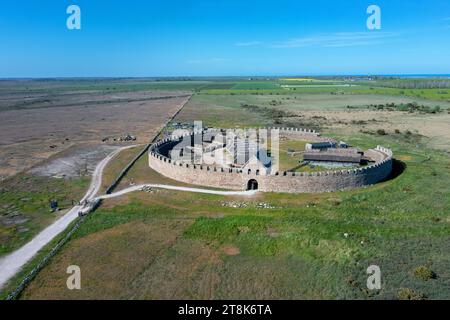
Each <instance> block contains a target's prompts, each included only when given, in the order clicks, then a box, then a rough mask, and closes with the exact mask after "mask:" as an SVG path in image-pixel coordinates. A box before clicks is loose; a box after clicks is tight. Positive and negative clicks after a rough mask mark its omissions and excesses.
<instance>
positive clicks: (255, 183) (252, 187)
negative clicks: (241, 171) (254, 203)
mask: <svg viewBox="0 0 450 320" xmlns="http://www.w3.org/2000/svg"><path fill="white" fill-rule="evenodd" d="M247 190H258V181H256V180H255V179H251V180H249V181H248V182H247Z"/></svg>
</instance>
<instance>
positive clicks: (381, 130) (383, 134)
mask: <svg viewBox="0 0 450 320" xmlns="http://www.w3.org/2000/svg"><path fill="white" fill-rule="evenodd" d="M377 134H378V135H380V136H385V135H387V133H386V131H385V130H384V129H378V130H377Z"/></svg>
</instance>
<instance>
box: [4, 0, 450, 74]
mask: <svg viewBox="0 0 450 320" xmlns="http://www.w3.org/2000/svg"><path fill="white" fill-rule="evenodd" d="M71 4H76V5H78V6H80V8H81V14H82V16H81V24H82V28H81V30H68V29H67V27H66V19H67V17H68V15H67V14H66V9H67V7H68V6H69V5H71ZM371 4H376V5H378V6H379V7H380V8H381V10H382V11H381V13H382V15H381V18H382V29H381V30H376V31H370V30H368V29H367V27H366V20H367V17H368V15H367V13H366V9H367V7H368V6H369V5H371ZM449 57H450V1H448V0H433V1H425V0H409V1H405V0H386V1H379V0H373V1H365V0H335V1H329V0H315V1H303V0H295V1H292V0H290V1H287V0H277V1H266V0H258V1H256V0H255V1H254V0H208V1H205V0H148V1H143V0H127V1H123V0H58V1H55V0H33V1H31V0H27V1H23V0H15V1H2V3H1V5H0V77H3V78H5V77H91V76H93V77H96V76H102V77H114V76H119V77H120V76H137V77H145V76H216V75H217V76H231V75H236V76H240V75H255V76H256V75H329V74H450V58H449Z"/></svg>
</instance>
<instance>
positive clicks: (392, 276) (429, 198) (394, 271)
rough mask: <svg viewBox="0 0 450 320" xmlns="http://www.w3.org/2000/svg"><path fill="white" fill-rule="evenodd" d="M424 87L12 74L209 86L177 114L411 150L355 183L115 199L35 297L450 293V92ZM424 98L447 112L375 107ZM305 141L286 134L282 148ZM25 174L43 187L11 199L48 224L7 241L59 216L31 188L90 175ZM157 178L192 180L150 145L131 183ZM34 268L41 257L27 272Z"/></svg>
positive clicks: (28, 88) (44, 193)
mask: <svg viewBox="0 0 450 320" xmlns="http://www.w3.org/2000/svg"><path fill="white" fill-rule="evenodd" d="M346 84H357V86H351V87H350V86H343V85H346ZM285 85H288V86H295V87H290V88H289V87H282V86H285ZM311 85H314V86H311ZM330 85H331V87H330ZM333 85H334V86H333ZM389 85H392V87H389ZM394 85H395V86H394ZM410 85H411V84H410V83H409V80H408V82H407V83H406V82H405V83H403V84H401V85H399V84H398V83H397V82H395V83H392V82H390V81H379V80H377V81H373V82H361V83H349V82H348V81H343V80H336V79H319V80H317V79H316V80H312V81H289V80H277V79H264V78H259V79H256V80H253V81H248V80H246V79H242V78H240V79H234V78H228V79H219V80H217V79H191V80H190V81H180V79H178V80H174V79H171V80H170V81H168V80H167V79H166V80H164V81H161V80H159V81H156V80H155V79H139V80H124V79H110V80H100V79H99V80H93V79H80V80H77V82H75V83H71V84H68V83H67V82H66V81H63V80H54V81H50V82H49V83H45V84H42V83H38V82H27V81H24V82H20V83H15V84H14V85H12V84H10V83H9V82H8V83H6V84H4V85H2V86H0V92H6V91H7V92H8V94H13V95H16V94H17V95H19V94H24V93H26V94H36V95H39V94H42V93H46V92H48V91H51V92H54V93H60V92H66V91H67V90H68V88H70V90H71V91H73V92H80V91H84V90H91V89H92V90H95V91H102V92H103V91H104V92H105V93H107V94H113V93H121V92H122V93H123V92H125V93H126V92H136V91H141V90H152V91H164V92H169V93H170V92H172V91H179V90H186V91H187V92H194V93H195V95H194V96H193V98H192V99H191V100H190V101H189V103H188V104H187V105H186V106H185V108H184V109H183V111H182V112H181V113H180V114H179V115H178V117H177V118H176V119H175V121H180V122H188V121H193V120H203V121H204V125H205V126H216V127H252V126H266V125H277V126H291V125H292V126H296V127H306V128H316V129H319V130H321V131H322V132H323V133H324V134H326V135H329V136H333V137H336V138H339V139H341V140H344V141H347V142H348V143H350V144H353V145H356V146H359V147H361V148H364V149H365V148H372V147H374V146H375V145H377V144H381V145H384V146H387V147H391V148H392V149H393V150H394V153H395V156H396V159H397V160H398V161H397V162H396V172H395V175H394V176H393V177H392V179H390V180H389V181H385V182H383V183H380V184H377V185H375V186H371V187H368V188H364V189H360V190H353V191H345V192H337V193H329V194H297V195H291V194H275V193H273V194H272V193H267V194H257V195H256V196H253V197H250V198H243V197H232V198H226V197H221V196H214V195H203V194H192V193H186V192H172V191H165V190H152V191H151V192H136V193H133V194H129V195H127V196H124V197H121V198H118V199H113V200H108V201H105V202H104V203H103V204H102V206H101V208H100V209H99V210H98V211H96V212H95V213H94V214H92V215H91V216H89V217H88V219H87V220H86V221H85V223H84V224H83V225H82V227H81V229H80V230H79V231H78V232H77V233H76V234H75V235H74V237H73V239H72V240H71V241H70V242H69V243H68V244H67V245H66V246H65V247H64V248H63V249H62V250H61V252H60V253H59V254H58V255H57V256H56V257H55V258H54V259H53V260H52V261H51V263H50V264H49V265H48V266H47V267H46V268H45V269H44V270H43V271H42V272H41V273H40V274H39V275H38V277H37V278H36V279H35V280H34V281H33V282H32V283H31V285H30V286H29V287H28V288H27V289H26V290H25V292H24V293H23V295H22V298H24V299H72V298H73V299H91V298H92V299H99V298H110V299H117V298H124V299H158V298H160V299H175V298H181V299H200V298H203V299H221V298H230V299H252V298H255V299H282V298H284V299H296V298H304V299H322V298H339V299H352V298H358V299H388V298H394V299H396V298H402V297H403V296H404V295H402V293H403V292H405V290H404V289H410V290H414V291H415V292H417V293H421V294H423V295H424V296H425V297H426V298H428V299H442V298H449V297H450V295H449V290H448V288H449V287H450V272H449V271H448V265H450V254H449V253H448V252H449V248H450V237H449V234H450V214H449V212H450V184H449V181H450V170H449V169H450V157H449V155H450V143H449V141H450V131H449V128H448V123H450V122H449V121H450V115H449V112H448V110H449V105H450V102H449V101H450V94H449V92H450V90H449V89H445V88H439V89H438V88H424V89H420V88H419V89H417V88H415V86H416V83H414V84H413V85H414V87H413V88H412V89H410V88H402V86H403V87H408V86H410ZM9 98H11V97H8V99H9ZM5 99H6V97H5ZM411 102H417V103H418V104H421V105H422V104H423V105H426V106H430V107H434V106H436V105H439V106H440V107H441V110H442V111H441V112H439V113H438V114H425V113H420V112H416V113H408V112H400V111H388V110H373V109H370V108H368V106H369V105H372V104H388V103H395V104H405V103H411ZM245 106H247V107H245ZM248 106H252V107H248ZM255 106H256V107H255ZM348 106H350V107H351V108H348ZM380 130H383V131H380ZM302 143H303V142H302ZM302 146H303V145H297V144H296V145H291V144H289V143H288V142H286V145H282V146H281V147H282V149H283V150H284V149H286V148H294V149H297V148H302ZM135 152H137V149H136V150H135V149H131V150H128V151H127V152H126V153H124V154H122V155H120V156H119V157H118V158H117V159H116V161H115V162H113V163H112V164H111V165H110V166H109V167H108V168H107V170H106V172H105V185H107V184H108V182H110V181H112V179H113V178H114V175H115V173H117V172H118V171H119V170H120V169H121V167H122V166H123V165H124V163H126V162H127V161H128V160H129V159H131V158H132V156H134V153H135ZM285 160H286V162H285V164H286V166H287V167H291V166H294V165H295V164H294V163H291V162H292V159H290V158H289V159H285ZM294 161H295V162H296V160H294ZM17 179H18V180H17V182H16V183H17V185H19V184H27V185H28V186H29V188H31V186H35V189H30V190H31V191H30V192H31V193H30V194H27V195H22V194H15V193H14V191H13V189H11V192H5V193H3V192H2V195H1V197H0V201H1V203H2V204H5V205H6V204H17V205H19V204H20V206H21V207H20V211H25V210H28V211H27V212H29V214H30V216H33V217H34V216H36V217H38V218H39V219H42V222H39V219H38V218H32V219H31V220H29V222H27V227H28V228H29V229H30V231H28V232H29V233H28V235H27V234H26V232H25V233H24V234H25V236H24V237H25V238H24V239H21V240H20V239H19V240H17V238H16V237H11V235H9V236H8V237H9V238H8V239H10V240H8V241H10V242H5V243H6V244H7V246H6V247H2V250H4V252H7V251H10V250H11V249H13V248H15V247H17V245H19V244H20V243H21V241H25V239H28V238H29V237H30V236H31V235H32V234H33V228H37V229H39V223H42V224H46V223H48V221H50V220H51V219H52V218H53V217H52V216H51V214H50V213H49V212H44V211H42V212H41V211H40V210H42V209H38V208H36V207H33V206H32V205H29V206H28V207H27V208H25V204H26V203H27V202H26V201H25V202H23V201H22V200H21V199H23V198H29V197H30V198H32V199H33V200H32V203H35V202H36V203H40V202H42V205H43V204H45V206H47V201H48V198H49V197H50V196H51V197H54V196H55V194H56V195H58V194H59V193H61V199H66V200H63V201H67V199H68V196H67V195H64V192H69V191H70V192H73V193H74V194H76V193H77V192H81V191H82V190H83V188H85V187H86V185H87V180H80V181H78V180H73V181H71V182H70V185H71V186H73V185H75V186H78V187H79V188H78V189H77V188H74V189H71V188H73V187H69V186H66V185H65V184H67V183H68V182H67V181H66V180H52V179H49V178H46V179H49V180H46V181H42V182H41V181H37V180H35V179H36V178H35V177H28V178H27V179H29V180H27V179H25V177H24V180H21V179H20V178H17ZM147 182H150V183H166V184H179V185H180V183H176V182H174V181H172V180H170V179H167V178H165V177H162V176H160V175H159V174H158V173H156V172H154V171H152V170H150V169H149V168H148V165H147V159H146V157H143V158H141V159H140V160H139V161H138V162H137V164H136V165H135V166H134V167H133V168H132V170H131V171H130V172H129V173H128V175H127V176H126V177H125V178H124V180H123V181H122V183H121V185H119V189H120V188H124V187H126V186H128V185H129V184H131V183H147ZM42 185H48V186H49V187H48V188H43V187H42ZM57 190H59V191H58V192H59V193H58V192H56V191H57ZM71 190H72V191H71ZM77 190H78V191H77ZM2 191H3V190H2ZM22 202H23V204H22ZM262 204H263V205H262ZM267 207H269V208H267ZM5 209H8V208H6V207H5ZM8 210H9V209H8ZM13 211H14V210H13ZM44 220H45V221H44ZM37 229H36V230H37ZM2 230H3V231H2ZM4 230H6V229H0V234H1V235H2V236H4V235H6V234H7V233H6V232H8V231H4ZM27 237H28V238H27ZM3 239H6V238H3ZM8 243H10V244H9V245H8ZM48 248H49V247H46V249H44V250H43V252H41V253H40V255H42V254H43V253H44V252H45V251H46V250H48ZM0 254H1V253H0ZM34 263H36V261H35V262H34ZM73 264H75V265H79V266H80V267H81V270H82V288H83V289H82V290H80V291H69V290H67V287H66V279H67V274H66V268H67V266H69V265H73ZM372 264H376V265H379V266H380V267H381V270H382V290H380V291H375V292H374V291H368V290H367V289H366V285H365V284H366V279H367V274H366V269H367V267H368V266H369V265H372ZM29 269H30V265H29V266H27V267H26V269H25V271H26V270H29ZM417 270H431V271H432V272H433V273H434V274H435V275H436V277H433V278H427V277H424V276H422V274H427V273H426V272H425V273H423V272H422V273H420V274H421V276H418V274H419V273H418V272H417ZM23 274H24V273H22V274H21V275H18V277H17V278H16V279H15V280H14V281H18V279H20V277H21V276H23ZM14 281H13V283H14ZM10 288H11V287H8V289H10ZM6 290H7V289H6ZM5 292H6V291H5V290H4V291H3V292H0V296H4V295H5Z"/></svg>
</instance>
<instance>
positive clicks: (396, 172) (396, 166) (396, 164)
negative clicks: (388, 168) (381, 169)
mask: <svg viewBox="0 0 450 320" xmlns="http://www.w3.org/2000/svg"><path fill="white" fill-rule="evenodd" d="M407 167H408V166H407V164H406V163H405V162H403V161H400V160H397V159H392V172H391V174H390V175H389V176H388V177H387V178H386V179H384V180H383V181H382V182H384V181H389V180H395V179H397V178H398V177H399V176H400V175H401V174H402V173H403V172H405V170H406V168H407Z"/></svg>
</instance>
